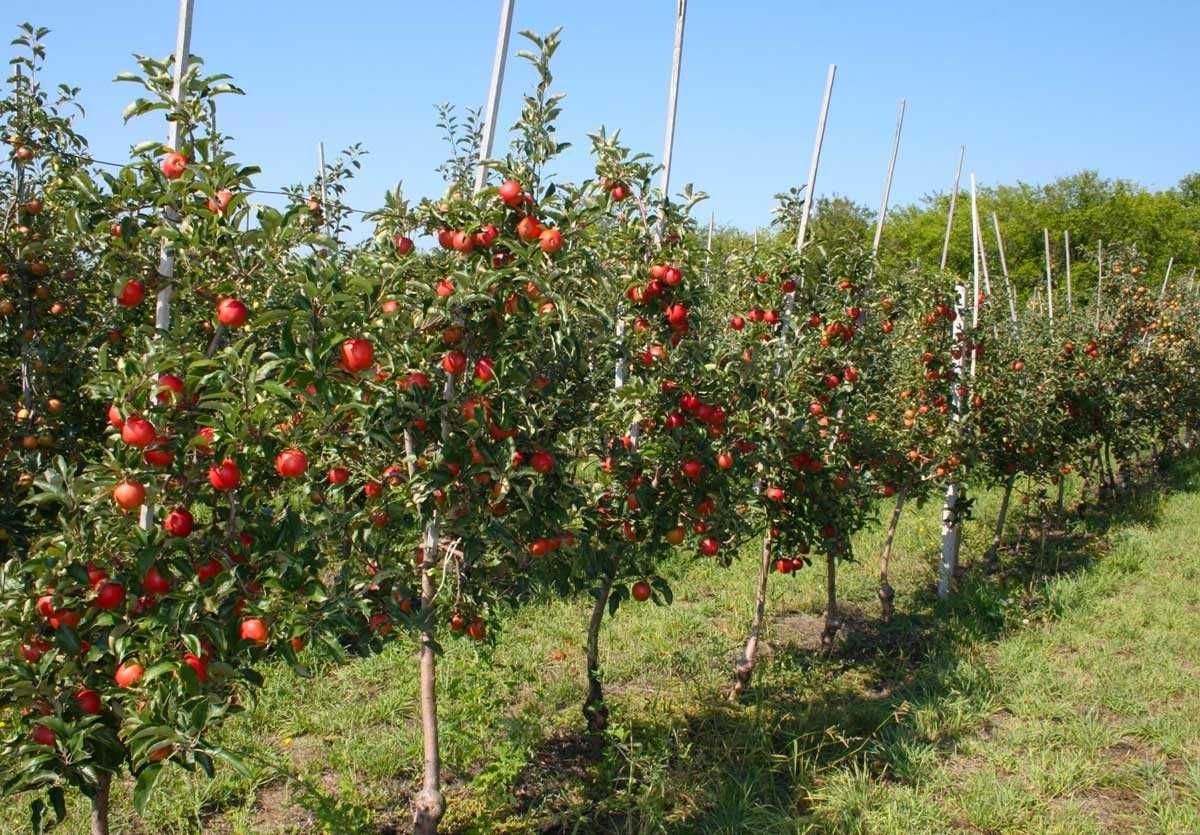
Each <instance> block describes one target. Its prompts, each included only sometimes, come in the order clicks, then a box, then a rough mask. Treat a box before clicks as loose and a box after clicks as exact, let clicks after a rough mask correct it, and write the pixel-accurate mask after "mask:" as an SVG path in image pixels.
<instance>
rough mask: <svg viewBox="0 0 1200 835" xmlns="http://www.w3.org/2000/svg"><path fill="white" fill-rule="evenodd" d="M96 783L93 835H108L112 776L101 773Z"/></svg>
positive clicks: (93, 806)
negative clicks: (109, 793) (109, 796)
mask: <svg viewBox="0 0 1200 835" xmlns="http://www.w3.org/2000/svg"><path fill="white" fill-rule="evenodd" d="M96 781H97V784H98V785H97V786H96V793H95V794H93V795H92V835H108V792H109V788H110V787H111V786H112V775H111V774H109V773H108V772H107V771H101V772H100V773H99V774H98V775H97V778H96Z"/></svg>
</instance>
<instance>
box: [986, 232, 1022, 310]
mask: <svg viewBox="0 0 1200 835" xmlns="http://www.w3.org/2000/svg"><path fill="white" fill-rule="evenodd" d="M992 229H994V230H995V232H996V249H997V250H998V251H999V253H1000V272H1001V273H1002V274H1003V275H1004V290H1005V292H1006V293H1007V294H1008V313H1009V316H1010V317H1011V318H1012V326H1013V332H1014V333H1015V332H1016V331H1017V298H1016V295H1015V294H1014V293H1013V286H1012V282H1011V281H1009V280H1008V261H1006V260H1005V258H1004V238H1003V237H1002V236H1001V235H1000V219H999V218H998V217H996V213H995V212H992Z"/></svg>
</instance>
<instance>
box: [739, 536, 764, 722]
mask: <svg viewBox="0 0 1200 835" xmlns="http://www.w3.org/2000/svg"><path fill="white" fill-rule="evenodd" d="M770 574H771V548H770V539H769V537H767V536H765V535H764V536H763V541H762V558H761V559H760V561H759V566H758V593H757V595H756V596H755V599H754V617H753V619H752V620H751V622H750V637H749V638H747V639H746V646H745V648H744V649H743V650H742V655H741V657H740V658H738V660H737V662H735V663H734V665H733V690H732V691H731V692H730V693H729V698H730V699H734V700H736V699H737V698H738V697H739V696H740V695H741V694H742V693H743V692H745V690H746V688H747V687H749V686H750V677H751V676H752V675H753V674H754V664H755V662H756V661H757V660H758V639H759V636H760V635H761V634H762V627H763V618H764V617H765V615H766V611H767V578H768V577H769V576H770Z"/></svg>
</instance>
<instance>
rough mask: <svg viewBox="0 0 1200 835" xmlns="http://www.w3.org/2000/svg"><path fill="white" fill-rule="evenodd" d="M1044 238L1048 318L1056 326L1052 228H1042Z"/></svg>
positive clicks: (1051, 324)
mask: <svg viewBox="0 0 1200 835" xmlns="http://www.w3.org/2000/svg"><path fill="white" fill-rule="evenodd" d="M1042 238H1043V240H1044V241H1045V244H1046V318H1048V319H1049V320H1050V326H1051V327H1053V326H1054V279H1053V278H1052V277H1051V275H1050V230H1049V229H1045V228H1043V229H1042Z"/></svg>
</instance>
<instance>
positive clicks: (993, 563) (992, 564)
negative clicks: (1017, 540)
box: [984, 475, 1016, 572]
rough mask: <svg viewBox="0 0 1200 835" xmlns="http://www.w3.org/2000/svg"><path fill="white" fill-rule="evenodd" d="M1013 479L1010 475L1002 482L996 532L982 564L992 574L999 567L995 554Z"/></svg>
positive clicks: (1000, 536) (997, 550) (1001, 538)
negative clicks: (1002, 487)
mask: <svg viewBox="0 0 1200 835" xmlns="http://www.w3.org/2000/svg"><path fill="white" fill-rule="evenodd" d="M1015 479H1016V476H1015V475H1010V476H1009V477H1008V481H1006V482H1004V497H1003V498H1002V499H1000V515H999V517H997V519H996V531H995V533H993V534H992V544H991V546H990V547H989V548H988V550H987V556H985V557H984V563H986V565H987V570H988V571H989V572H994V571H996V570H997V569H998V568H999V567H1000V561H999V560H998V559H997V554H998V553H999V551H1000V543H1001V542H1002V541H1003V539H1004V523H1005V521H1006V520H1007V519H1008V503H1009V501H1010V500H1011V499H1012V491H1013V482H1014V481H1015Z"/></svg>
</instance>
